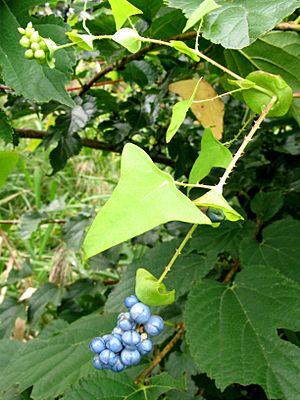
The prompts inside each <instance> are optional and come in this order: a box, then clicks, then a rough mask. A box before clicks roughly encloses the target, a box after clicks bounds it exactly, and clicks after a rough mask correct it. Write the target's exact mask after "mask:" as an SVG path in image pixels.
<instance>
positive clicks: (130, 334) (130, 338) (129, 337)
mask: <svg viewBox="0 0 300 400" xmlns="http://www.w3.org/2000/svg"><path fill="white" fill-rule="evenodd" d="M122 341H123V344H124V345H125V346H133V347H134V346H136V345H137V344H139V343H140V341H141V335H140V334H139V333H138V332H136V331H133V330H130V331H126V332H124V333H123V335H122Z"/></svg>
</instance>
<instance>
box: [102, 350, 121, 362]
mask: <svg viewBox="0 0 300 400" xmlns="http://www.w3.org/2000/svg"><path fill="white" fill-rule="evenodd" d="M99 359H100V361H101V363H102V364H105V365H107V364H109V365H111V366H113V365H114V364H115V362H116V361H117V355H116V354H115V353H114V352H113V351H111V350H109V349H105V350H103V351H102V352H101V353H100V354H99Z"/></svg>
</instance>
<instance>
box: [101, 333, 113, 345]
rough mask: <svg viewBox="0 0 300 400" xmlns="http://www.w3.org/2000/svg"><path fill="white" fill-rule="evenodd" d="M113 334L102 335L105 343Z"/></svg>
mask: <svg viewBox="0 0 300 400" xmlns="http://www.w3.org/2000/svg"><path fill="white" fill-rule="evenodd" d="M110 337H111V335H104V336H102V339H103V340H104V341H105V343H107V342H108V341H109V339H110Z"/></svg>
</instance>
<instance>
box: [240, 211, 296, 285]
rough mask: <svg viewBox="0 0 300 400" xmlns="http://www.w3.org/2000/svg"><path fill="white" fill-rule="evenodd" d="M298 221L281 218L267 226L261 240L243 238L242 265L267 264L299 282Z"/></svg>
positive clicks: (241, 248) (241, 246)
mask: <svg viewBox="0 0 300 400" xmlns="http://www.w3.org/2000/svg"><path fill="white" fill-rule="evenodd" d="M299 237H300V222H299V221H297V220H293V219H291V218H289V219H283V220H280V221H277V222H274V223H273V224H271V225H269V226H267V227H266V228H265V229H264V230H263V232H262V241H261V242H258V241H256V240H254V239H252V240H249V238H248V239H244V240H243V241H242V242H241V244H240V257H241V262H242V264H243V266H244V267H252V266H253V265H259V264H267V265H271V266H272V267H274V268H278V269H279V270H280V271H281V272H282V273H284V274H285V275H286V276H288V277H290V278H291V279H294V280H297V281H298V282H300V246H299Z"/></svg>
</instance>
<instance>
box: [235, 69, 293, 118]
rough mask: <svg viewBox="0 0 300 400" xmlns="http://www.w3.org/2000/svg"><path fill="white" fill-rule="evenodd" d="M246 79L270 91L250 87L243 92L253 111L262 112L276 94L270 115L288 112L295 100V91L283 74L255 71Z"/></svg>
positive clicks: (280, 114)
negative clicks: (283, 77)
mask: <svg viewBox="0 0 300 400" xmlns="http://www.w3.org/2000/svg"><path fill="white" fill-rule="evenodd" d="M246 79H247V80H250V81H252V82H255V83H256V84H257V85H258V86H260V87H261V88H263V89H264V90H266V91H267V92H269V93H265V92H262V91H260V90H258V88H250V89H249V90H245V91H244V92H243V97H244V100H245V102H246V103H247V105H248V106H249V107H250V108H251V110H252V111H253V112H255V113H257V114H260V113H261V112H262V111H263V110H264V109H265V108H266V106H267V105H268V104H269V103H270V101H271V98H272V96H276V97H277V101H276V103H275V104H274V105H273V106H272V108H271V110H270V111H269V112H268V116H269V117H281V116H283V115H285V114H286V113H287V112H288V110H289V108H290V106H291V104H292V101H293V92H292V89H291V88H290V87H289V85H288V84H287V83H286V82H285V80H284V79H282V78H281V76H279V75H273V74H269V73H267V72H264V71H254V72H250V74H249V75H247V77H246Z"/></svg>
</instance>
